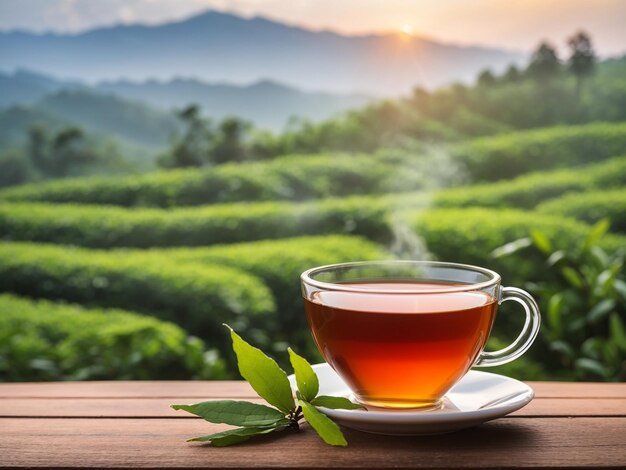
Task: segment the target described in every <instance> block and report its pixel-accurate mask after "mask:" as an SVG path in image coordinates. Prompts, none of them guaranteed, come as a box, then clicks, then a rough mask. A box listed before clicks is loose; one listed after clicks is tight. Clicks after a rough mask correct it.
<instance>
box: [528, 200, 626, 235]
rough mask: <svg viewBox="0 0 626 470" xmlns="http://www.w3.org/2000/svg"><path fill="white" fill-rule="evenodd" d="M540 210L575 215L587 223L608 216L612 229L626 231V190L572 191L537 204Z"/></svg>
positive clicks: (547, 212) (562, 214)
mask: <svg viewBox="0 0 626 470" xmlns="http://www.w3.org/2000/svg"><path fill="white" fill-rule="evenodd" d="M537 210H538V211H539V212H543V213H546V214H556V215H561V216H566V217H574V218H576V219H579V220H582V221H584V222H587V223H594V222H598V221H599V220H601V219H604V218H607V219H609V220H610V222H611V229H612V230H614V231H617V232H622V233H624V232H626V190H624V189H615V190H612V191H592V192H585V193H571V194H566V195H565V196H563V197H560V198H557V199H552V200H550V201H547V202H544V203H543V204H540V205H539V206H537Z"/></svg>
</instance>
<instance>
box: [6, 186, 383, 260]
mask: <svg viewBox="0 0 626 470" xmlns="http://www.w3.org/2000/svg"><path fill="white" fill-rule="evenodd" d="M385 205H386V203H385V202H379V201H377V200H376V199H374V198H359V197H357V198H346V199H330V200H324V201H320V202H310V203H301V204H290V203H287V202H261V203H251V204H246V203H239V204H219V205H214V206H205V207H200V208H184V209H175V210H169V211H168V210H161V209H126V208H120V207H110V206H105V207H99V206H90V205H75V204H57V205H55V204H41V203H2V204H0V236H2V237H3V238H4V239H5V240H22V241H38V242H54V243H63V244H73V245H82V246H88V247H93V248H108V247H148V246H198V245H210V244H215V243H234V242H243V241H251V240H259V239H273V238H285V237H292V236H297V235H303V234H308V235H316V234H327V233H346V234H360V235H366V236H368V237H370V238H373V239H379V240H384V239H386V238H388V237H389V233H388V230H389V229H388V225H387V220H386V210H385Z"/></svg>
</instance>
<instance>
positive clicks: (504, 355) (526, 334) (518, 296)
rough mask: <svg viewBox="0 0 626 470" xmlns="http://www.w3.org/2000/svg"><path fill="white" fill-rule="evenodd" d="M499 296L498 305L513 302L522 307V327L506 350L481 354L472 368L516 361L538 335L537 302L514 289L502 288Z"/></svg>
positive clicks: (539, 318)
mask: <svg viewBox="0 0 626 470" xmlns="http://www.w3.org/2000/svg"><path fill="white" fill-rule="evenodd" d="M501 295H502V299H501V300H500V302H499V303H502V302H506V301H507V300H513V301H515V302H517V303H518V304H521V305H522V307H524V311H525V312H526V321H525V322H524V327H523V328H522V332H521V333H520V334H519V336H518V337H517V338H516V339H515V341H513V342H512V343H511V344H510V345H508V346H507V347H506V348H504V349H500V350H498V351H493V352H487V351H483V352H481V353H480V356H478V360H477V361H476V363H475V364H474V367H494V366H499V365H502V364H506V363H507V362H511V361H513V360H515V359H517V358H518V357H520V356H521V355H522V354H524V353H525V352H526V350H528V348H530V345H531V344H533V341H534V340H535V338H536V337H537V333H539V325H540V324H541V314H540V313H539V307H538V306H537V302H535V300H534V299H533V298H532V297H531V296H530V294H529V293H528V292H526V291H523V290H522V289H518V288H516V287H503V288H502V291H501Z"/></svg>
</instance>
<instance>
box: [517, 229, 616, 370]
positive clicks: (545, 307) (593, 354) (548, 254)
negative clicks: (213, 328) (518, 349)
mask: <svg viewBox="0 0 626 470" xmlns="http://www.w3.org/2000/svg"><path fill="white" fill-rule="evenodd" d="M608 227H609V223H608V221H607V220H602V221H600V222H598V223H597V224H596V225H595V226H594V227H593V228H592V230H591V231H590V232H589V234H588V235H587V237H586V238H584V239H581V240H579V241H578V243H576V245H575V246H574V247H565V246H563V245H562V244H561V241H560V240H557V239H550V238H549V237H548V236H546V235H545V234H543V233H541V232H538V231H536V230H533V231H531V232H530V241H532V243H531V244H530V245H528V246H527V247H524V248H522V249H523V250H525V252H528V251H529V250H532V251H533V252H534V253H535V254H539V255H540V256H542V257H544V258H545V259H546V262H545V267H546V269H547V271H548V273H547V274H548V276H547V277H546V280H545V281H543V282H541V283H536V284H532V285H530V286H529V287H530V289H531V290H532V292H533V294H534V295H535V296H536V298H537V299H538V301H539V304H540V305H541V309H542V311H543V312H544V321H543V325H542V328H541V334H540V336H539V340H538V341H537V343H538V344H537V345H536V346H535V347H534V348H533V351H532V355H533V356H534V357H536V358H541V362H542V364H543V365H544V366H545V367H546V368H547V369H548V370H549V371H550V376H549V377H548V378H549V379H553V380H554V379H558V380H563V379H566V380H598V379H601V380H606V381H624V380H626V359H625V358H626V355H625V354H626V327H625V325H624V320H623V319H624V318H626V277H625V276H624V272H623V266H624V255H625V253H624V251H623V250H621V251H617V252H605V251H604V250H603V249H602V248H601V247H600V246H598V245H597V244H596V243H597V242H598V241H599V240H600V239H601V237H602V236H603V235H604V233H606V231H607V230H608ZM519 246H523V245H519ZM512 254H513V253H509V255H512ZM524 254H526V253H524ZM515 255H516V256H519V255H520V254H519V253H515Z"/></svg>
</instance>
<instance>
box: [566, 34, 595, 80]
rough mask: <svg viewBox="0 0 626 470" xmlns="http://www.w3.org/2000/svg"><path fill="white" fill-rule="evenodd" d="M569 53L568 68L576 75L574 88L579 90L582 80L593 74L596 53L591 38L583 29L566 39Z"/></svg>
mask: <svg viewBox="0 0 626 470" xmlns="http://www.w3.org/2000/svg"><path fill="white" fill-rule="evenodd" d="M567 44H568V45H569V48H570V50H571V55H570V57H569V59H568V61H567V65H568V70H569V71H570V72H571V73H572V74H573V75H574V76H575V77H576V85H577V86H576V88H577V90H578V91H579V92H580V88H581V86H582V83H583V81H584V80H585V79H586V78H587V77H589V76H590V75H591V74H593V71H594V69H595V63H596V54H595V52H594V50H593V46H592V44H591V38H590V37H589V35H588V34H587V33H585V32H584V31H579V32H578V33H576V34H575V35H574V36H572V37H571V38H569V40H568V41H567Z"/></svg>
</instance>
